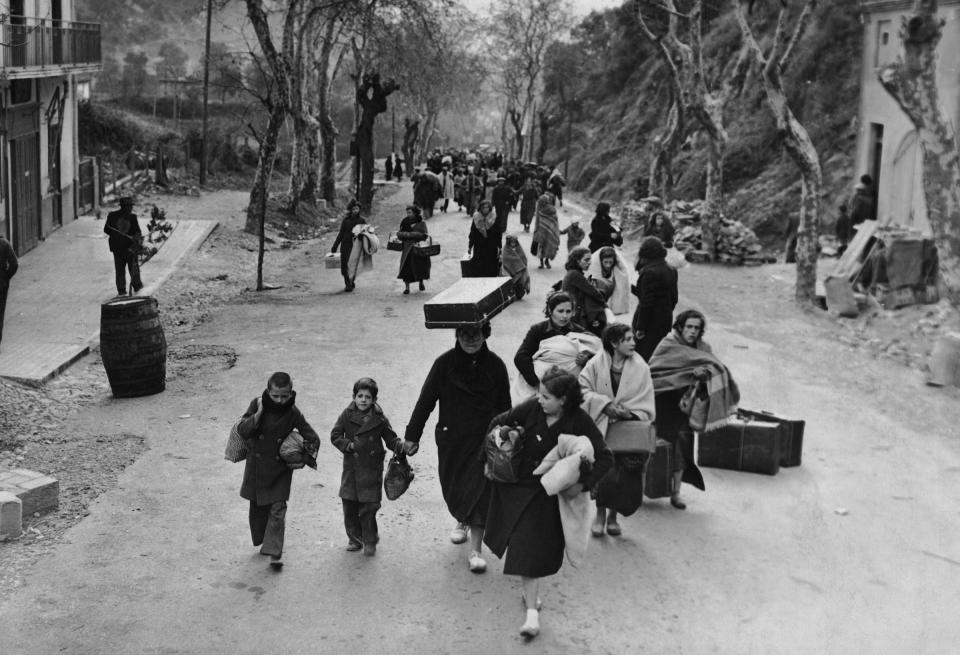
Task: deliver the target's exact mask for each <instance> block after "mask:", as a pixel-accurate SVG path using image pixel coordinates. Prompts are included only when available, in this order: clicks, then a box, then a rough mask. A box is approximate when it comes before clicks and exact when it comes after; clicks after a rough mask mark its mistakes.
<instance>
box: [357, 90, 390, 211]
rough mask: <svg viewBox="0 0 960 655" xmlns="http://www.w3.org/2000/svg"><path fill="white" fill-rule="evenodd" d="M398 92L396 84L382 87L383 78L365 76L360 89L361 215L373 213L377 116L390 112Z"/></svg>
mask: <svg viewBox="0 0 960 655" xmlns="http://www.w3.org/2000/svg"><path fill="white" fill-rule="evenodd" d="M396 89H397V86H396V84H395V83H394V82H393V80H385V81H384V82H383V84H381V83H380V74H379V73H371V74H368V75H364V76H363V80H362V82H361V83H360V86H359V87H358V89H357V102H358V103H359V105H360V120H359V122H358V123H357V137H356V145H357V156H358V158H359V160H360V197H359V198H358V201H359V202H360V211H362V212H364V213H369V212H370V207H371V206H372V204H373V163H374V162H373V126H374V124H375V123H376V120H377V116H378V115H380V114H382V113H383V112H385V111H387V96H389V95H390V94H391V93H393V92H394V91H395V90H396Z"/></svg>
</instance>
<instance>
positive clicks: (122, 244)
mask: <svg viewBox="0 0 960 655" xmlns="http://www.w3.org/2000/svg"><path fill="white" fill-rule="evenodd" d="M103 232H104V234H106V235H107V244H108V245H109V246H110V252H118V253H121V254H122V253H125V252H128V251H129V250H130V248H131V247H133V245H134V243H136V242H137V241H138V240H139V238H140V237H141V236H142V233H141V232H140V222H139V221H138V220H137V215H136V214H134V213H133V212H131V211H130V210H129V209H125V208H121V209H117V210H115V211H112V212H110V213H109V214H107V220H106V222H105V223H104V224H103Z"/></svg>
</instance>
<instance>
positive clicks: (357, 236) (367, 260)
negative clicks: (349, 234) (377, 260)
mask: <svg viewBox="0 0 960 655" xmlns="http://www.w3.org/2000/svg"><path fill="white" fill-rule="evenodd" d="M379 249H380V239H379V238H378V237H377V234H376V232H375V230H374V227H373V226H372V225H367V224H362V225H357V226H355V227H354V228H353V250H351V251H350V259H349V260H348V261H347V274H348V275H349V276H350V279H351V280H352V279H354V278H355V277H356V276H357V273H364V272H366V271H372V270H373V255H374V253H375V252H377V250H379Z"/></svg>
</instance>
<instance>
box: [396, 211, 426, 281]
mask: <svg viewBox="0 0 960 655" xmlns="http://www.w3.org/2000/svg"><path fill="white" fill-rule="evenodd" d="M397 238H398V239H400V241H402V242H403V252H401V253H400V272H399V273H398V274H397V279H398V280H403V285H404V288H403V292H404V293H405V294H408V293H410V283H411V282H419V283H420V290H421V291H423V290H424V289H425V288H426V287H425V286H424V285H423V281H424V280H429V279H430V258H429V257H423V256H422V255H418V254H417V253H416V252H414V250H413V246H414V245H416V244H417V243H419V242H421V241H423V240H424V239H426V238H427V224H426V222H425V221H424V220H423V216H422V215H421V213H420V208H419V207H417V206H416V205H407V215H406V216H405V217H404V218H403V220H401V221H400V229H399V230H397Z"/></svg>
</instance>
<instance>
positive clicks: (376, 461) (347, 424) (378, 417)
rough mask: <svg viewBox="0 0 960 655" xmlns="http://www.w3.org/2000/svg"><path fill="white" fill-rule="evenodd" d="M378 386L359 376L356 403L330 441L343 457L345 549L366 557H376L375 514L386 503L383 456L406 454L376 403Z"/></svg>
mask: <svg viewBox="0 0 960 655" xmlns="http://www.w3.org/2000/svg"><path fill="white" fill-rule="evenodd" d="M378 390H379V389H378V387H377V383H376V382H375V381H374V380H373V379H371V378H360V379H359V380H357V381H356V382H355V383H354V385H353V400H352V401H351V402H350V404H349V405H347V408H346V409H344V410H343V411H342V412H341V413H340V416H339V417H338V418H337V422H336V424H334V426H333V429H332V430H331V431H330V441H331V443H333V445H334V446H336V448H337V450H339V451H340V452H342V453H343V472H342V473H341V475H340V499H341V500H342V502H343V525H344V527H345V528H346V531H347V550H350V551H355V550H360V548H361V547H362V548H363V554H364V555H367V556H370V557H372V556H373V555H376V554H377V542H378V541H380V533H379V531H378V529H377V510H379V509H380V501H381V500H382V499H383V495H382V492H381V489H382V488H383V458H384V456H385V455H386V454H387V451H386V450H384V448H383V445H384V444H386V445H387V448H389V449H390V450H392V451H394V452H396V453H400V452H403V443H402V442H401V441H400V437H398V436H397V433H396V432H394V431H393V429H392V428H391V427H390V421H388V420H387V417H386V416H384V414H383V410H382V409H380V405H378V404H377V393H378Z"/></svg>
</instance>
